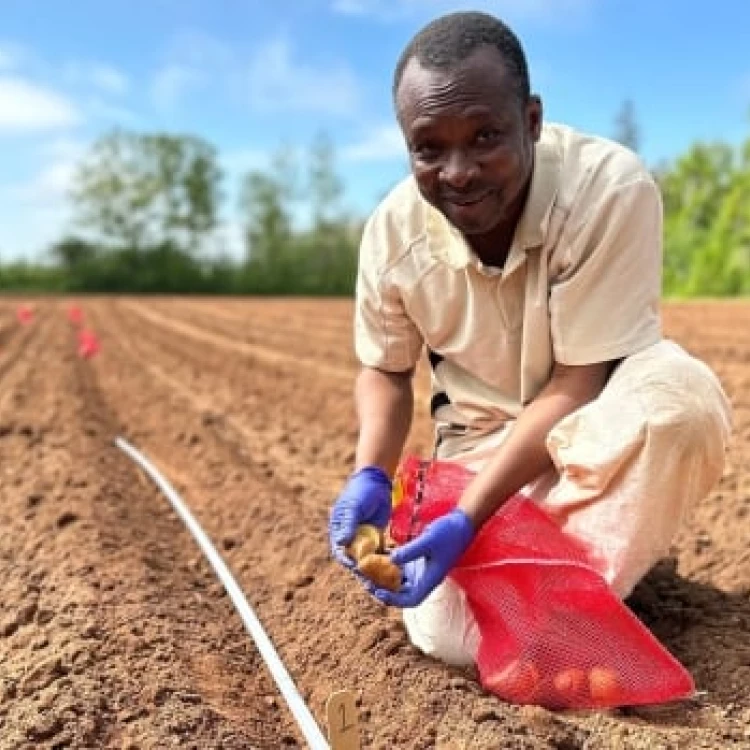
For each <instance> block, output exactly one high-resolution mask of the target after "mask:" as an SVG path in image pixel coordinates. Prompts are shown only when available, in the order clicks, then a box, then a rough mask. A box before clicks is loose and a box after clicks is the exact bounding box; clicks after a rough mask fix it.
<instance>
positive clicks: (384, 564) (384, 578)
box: [357, 553, 401, 591]
mask: <svg viewBox="0 0 750 750" xmlns="http://www.w3.org/2000/svg"><path fill="white" fill-rule="evenodd" d="M357 568H358V569H359V572H360V573H362V575H364V576H365V577H366V578H369V579H370V580H371V581H372V582H373V583H376V584H377V585H378V586H380V587H381V588H384V589H388V590H389V591H398V590H399V589H400V588H401V568H399V567H398V565H396V564H395V563H392V562H391V560H390V558H389V557H388V555H379V554H376V553H373V554H370V555H365V556H364V557H363V558H361V559H360V561H359V564H358V565H357Z"/></svg>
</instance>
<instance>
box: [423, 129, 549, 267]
mask: <svg viewBox="0 0 750 750" xmlns="http://www.w3.org/2000/svg"><path fill="white" fill-rule="evenodd" d="M561 167H562V154H561V152H560V149H559V147H558V145H557V143H556V140H555V139H554V138H549V137H545V134H543V135H542V138H540V139H539V141H538V142H537V143H536V144H535V147H534V167H533V170H532V175H531V187H530V190H529V197H528V199H527V200H526V206H525V207H524V211H523V213H522V214H521V218H520V220H519V222H518V226H517V227H516V232H515V235H514V237H513V243H512V245H511V248H510V252H509V253H508V258H507V260H506V262H505V266H504V268H503V269H502V271H501V270H500V269H498V270H497V271H495V273H498V274H499V273H501V272H502V274H503V276H507V275H508V274H510V273H512V272H513V271H514V270H515V269H516V268H517V267H518V266H519V265H520V264H521V263H522V262H523V261H524V260H525V259H526V253H527V251H528V250H531V249H533V248H536V247H540V246H541V245H542V244H543V242H544V237H545V234H546V232H547V226H548V224H549V216H550V212H551V209H552V206H553V204H554V200H555V197H556V195H557V189H558V184H559V180H560V171H561ZM425 230H426V234H427V242H428V245H429V248H430V252H431V254H432V255H433V257H435V258H436V259H437V260H440V261H442V262H444V263H447V264H448V265H449V266H451V267H452V268H456V269H459V268H465V267H466V266H468V265H470V264H471V265H474V266H475V267H477V268H478V269H479V270H480V271H482V272H483V273H487V274H492V273H493V271H492V269H489V268H488V267H486V266H484V264H483V263H482V262H481V261H480V260H479V258H478V257H477V255H476V253H474V251H473V250H472V249H471V248H470V247H469V245H468V243H467V242H466V240H465V239H464V237H463V235H462V234H461V233H460V232H459V231H458V230H457V229H456V228H455V227H454V226H453V225H452V224H451V223H450V222H449V221H448V220H447V219H446V218H445V216H443V214H441V213H440V212H439V211H438V210H437V209H436V208H434V207H433V206H431V205H429V204H428V203H426V202H425Z"/></svg>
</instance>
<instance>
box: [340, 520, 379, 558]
mask: <svg viewBox="0 0 750 750" xmlns="http://www.w3.org/2000/svg"><path fill="white" fill-rule="evenodd" d="M381 544H382V536H381V532H380V529H379V528H378V527H377V526H371V525H370V524H367V523H364V524H362V525H360V526H358V527H357V533H356V534H355V536H354V539H352V541H351V542H350V544H349V546H348V547H347V548H346V554H347V555H349V557H351V558H352V560H361V559H362V558H363V557H365V556H366V555H370V554H372V553H373V552H379V551H380V549H381Z"/></svg>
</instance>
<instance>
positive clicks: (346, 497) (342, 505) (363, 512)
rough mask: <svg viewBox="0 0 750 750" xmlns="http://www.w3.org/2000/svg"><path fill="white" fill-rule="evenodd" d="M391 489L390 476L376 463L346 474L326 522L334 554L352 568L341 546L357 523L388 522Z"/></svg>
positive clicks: (350, 535) (351, 563) (376, 524)
mask: <svg viewBox="0 0 750 750" xmlns="http://www.w3.org/2000/svg"><path fill="white" fill-rule="evenodd" d="M392 490H393V484H392V483H391V479H390V477H389V476H388V475H387V474H386V473H385V472H384V471H383V470H382V469H381V468H380V467H379V466H365V467H364V468H362V469H360V470H359V471H357V472H355V473H354V474H352V475H351V477H349V481H348V482H347V483H346V485H345V486H344V489H343V490H342V492H341V494H340V495H339V497H338V499H337V500H336V502H335V504H334V506H333V508H332V510H331V518H330V522H329V525H328V535H329V538H330V542H331V551H332V553H333V556H334V557H335V558H336V559H337V560H338V561H339V562H340V563H341V564H342V565H344V566H345V567H347V568H349V569H351V570H353V569H354V568H355V565H356V563H355V561H354V560H352V559H351V558H350V557H349V556H348V555H347V554H346V552H345V550H344V549H343V548H344V547H345V546H346V545H347V544H349V542H351V541H352V539H354V535H355V533H356V532H357V526H359V525H360V524H363V523H368V524H371V525H373V526H377V527H378V528H380V529H384V528H385V527H386V526H387V524H388V521H389V520H390V518H391V492H392Z"/></svg>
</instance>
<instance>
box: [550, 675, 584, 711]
mask: <svg viewBox="0 0 750 750" xmlns="http://www.w3.org/2000/svg"><path fill="white" fill-rule="evenodd" d="M552 684H553V685H554V686H555V690H556V691H557V692H558V693H559V694H560V696H561V697H562V698H563V699H564V700H565V701H566V702H570V701H580V700H581V699H582V698H584V697H585V695H586V690H587V688H588V679H587V676H586V672H584V671H583V670H582V669H576V668H574V667H573V668H570V669H563V670H562V672H558V673H557V674H556V675H555V678H554V680H553V683H552Z"/></svg>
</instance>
